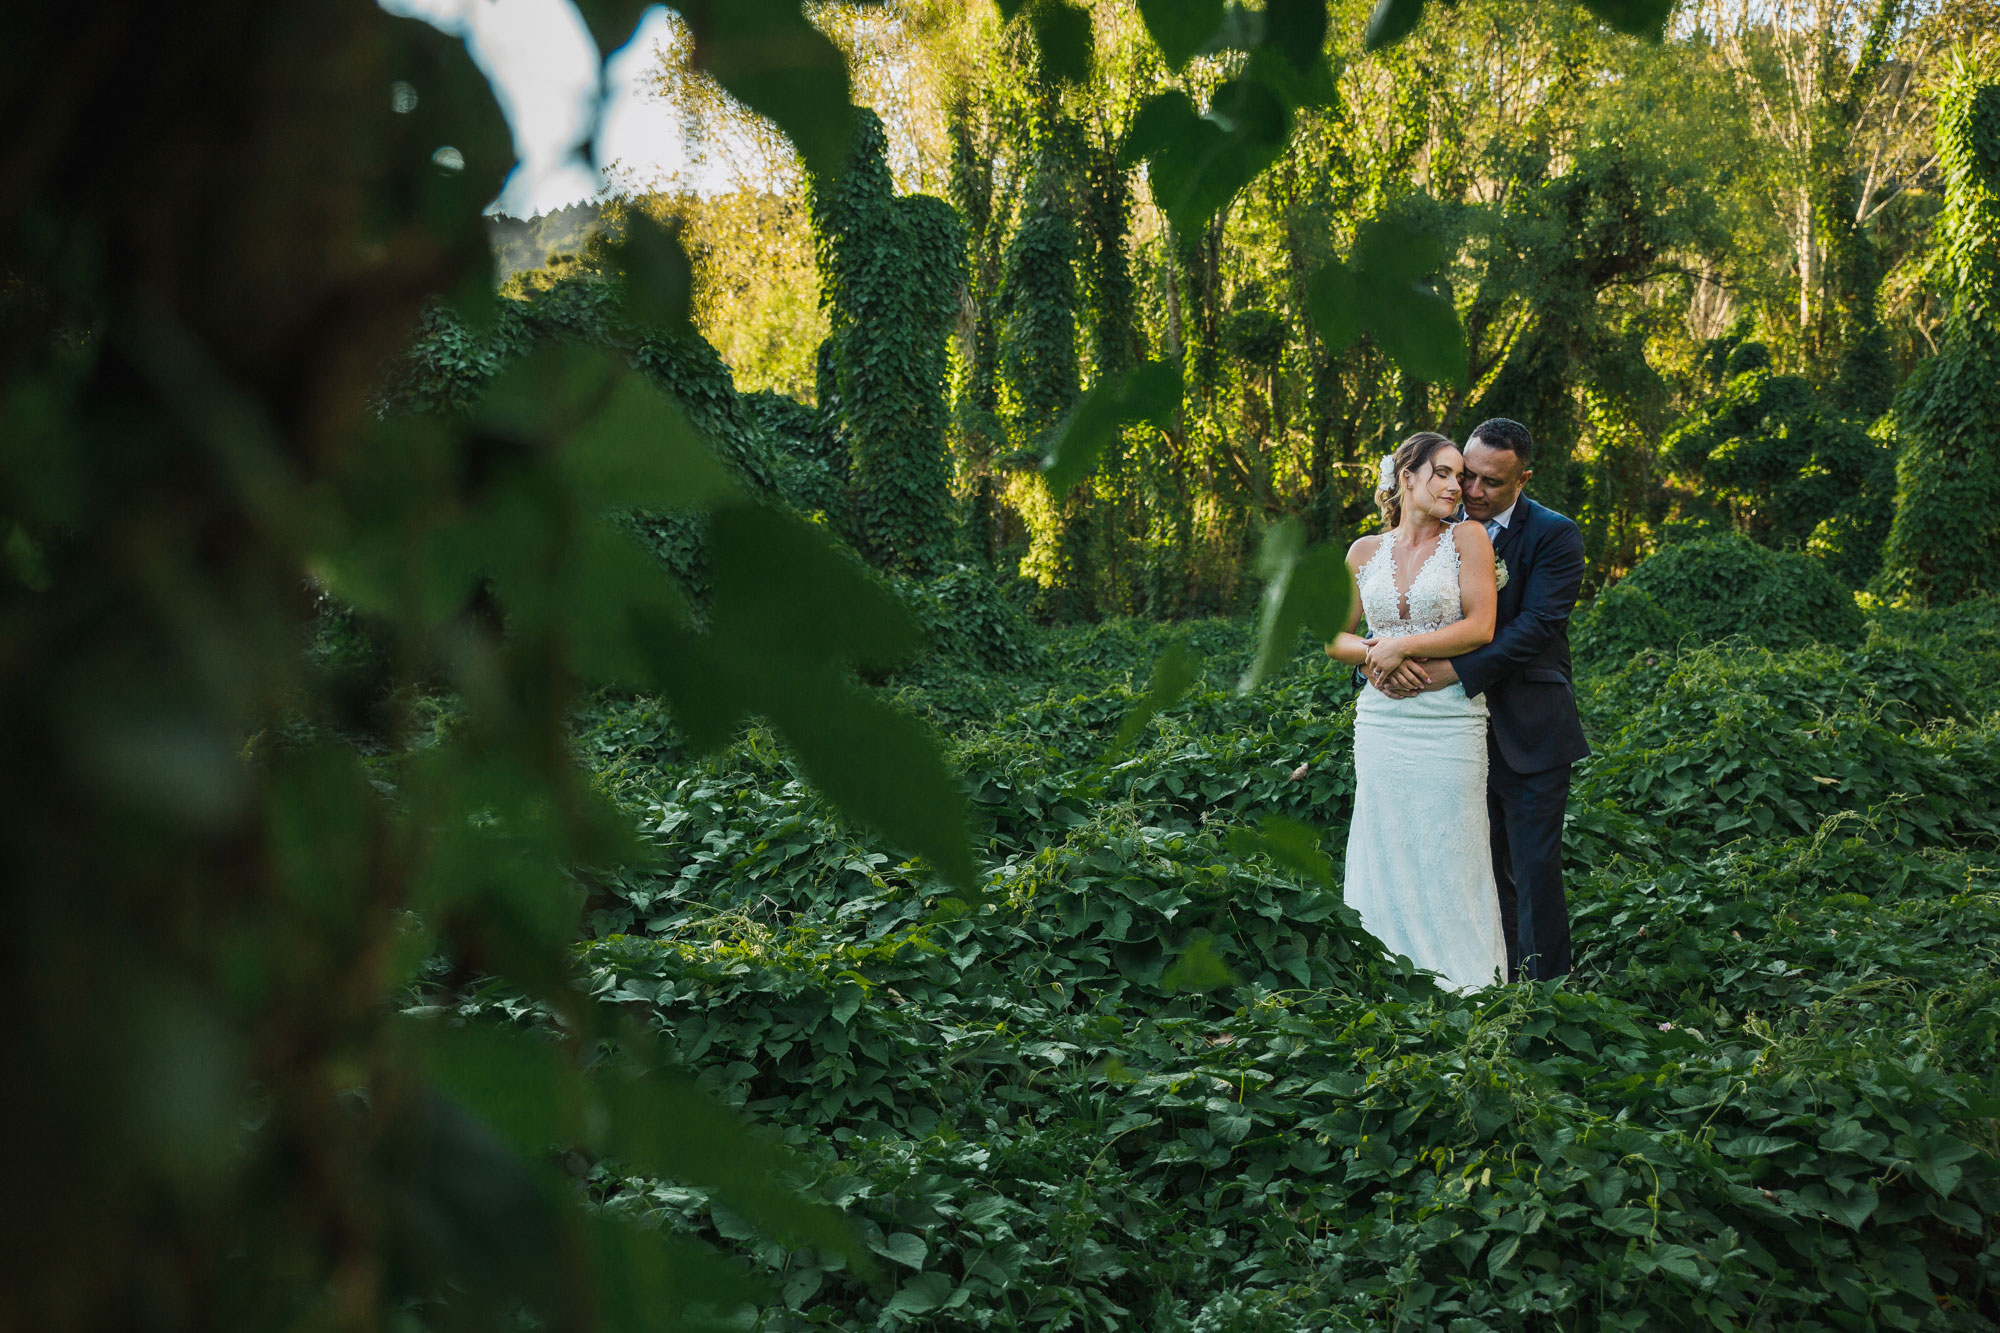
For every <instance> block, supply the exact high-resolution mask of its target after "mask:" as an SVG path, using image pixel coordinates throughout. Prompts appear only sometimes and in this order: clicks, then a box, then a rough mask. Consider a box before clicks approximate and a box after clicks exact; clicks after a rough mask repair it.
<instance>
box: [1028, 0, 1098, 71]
mask: <svg viewBox="0 0 2000 1333" xmlns="http://www.w3.org/2000/svg"><path fill="white" fill-rule="evenodd" d="M1028 21H1029V22H1030V23H1031V24H1032V25H1033V26H1034V29H1035V45H1036V46H1038V47H1039V48H1040V49H1041V52H1042V73H1043V74H1044V75H1046V76H1047V77H1048V78H1051V79H1054V80H1055V81H1056V82H1057V83H1068V84H1078V83H1083V82H1085V81H1086V80H1088V79H1089V78H1090V70H1091V66H1092V65H1093V63H1095V57H1096V49H1095V42H1094V40H1093V38H1092V35H1091V24H1090V11H1089V10H1087V9H1083V8H1081V7H1079V6H1077V5H1073V4H1069V3H1067V0H1044V3H1041V4H1038V5H1036V6H1035V7H1034V9H1033V10H1032V11H1030V13H1029V19H1028Z"/></svg>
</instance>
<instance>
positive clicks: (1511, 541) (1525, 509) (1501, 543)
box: [1493, 495, 1535, 560]
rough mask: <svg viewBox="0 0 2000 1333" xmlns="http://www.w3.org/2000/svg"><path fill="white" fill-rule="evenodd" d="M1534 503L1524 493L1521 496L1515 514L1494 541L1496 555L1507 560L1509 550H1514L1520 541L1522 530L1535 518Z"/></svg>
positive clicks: (1515, 507)
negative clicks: (1498, 537)
mask: <svg viewBox="0 0 2000 1333" xmlns="http://www.w3.org/2000/svg"><path fill="white" fill-rule="evenodd" d="M1534 503H1535V502H1534V501H1533V500H1530V499H1529V498H1528V497H1527V496H1525V495H1524V496H1522V497H1521V499H1520V502H1519V503H1518V504H1516V505H1515V506H1514V516H1513V517H1512V518H1511V519H1510V520H1509V521H1508V523H1507V526H1506V527H1504V528H1502V529H1500V539H1499V540H1498V541H1496V542H1494V543H1493V554H1494V555H1495V556H1497V557H1498V558H1500V559H1502V560H1505V559H1506V558H1507V552H1509V551H1511V550H1513V549H1514V547H1515V545H1516V544H1518V543H1519V542H1520V540H1521V533H1522V531H1523V530H1525V529H1526V528H1527V526H1528V524H1529V523H1530V522H1531V521H1532V519H1533V505H1534Z"/></svg>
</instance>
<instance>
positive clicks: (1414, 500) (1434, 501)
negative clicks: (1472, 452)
mask: <svg viewBox="0 0 2000 1333" xmlns="http://www.w3.org/2000/svg"><path fill="white" fill-rule="evenodd" d="M1464 470H1465V457H1464V455H1462V454H1460V453H1459V452H1458V450H1456V449H1453V448H1450V447H1448V446H1447V447H1446V448H1443V449H1440V450H1438V451H1437V452H1436V453H1434V454H1432V455H1431V458H1430V461H1429V462H1428V463H1425V464H1424V465H1423V466H1422V467H1420V468H1418V469H1416V471H1414V472H1412V473H1410V474H1408V480H1407V481H1406V482H1405V484H1404V486H1403V494H1404V496H1405V497H1406V502H1407V503H1408V504H1409V505H1410V506H1411V507H1412V508H1414V509H1417V510H1419V511H1421V512H1423V513H1425V514H1429V515H1430V516H1431V517H1432V518H1435V519H1448V518H1450V517H1451V516H1452V515H1453V514H1456V513H1457V512H1458V502H1459V499H1460V497H1461V494H1462V491H1461V488H1460V485H1459V474H1460V473H1462V472H1463V471H1464Z"/></svg>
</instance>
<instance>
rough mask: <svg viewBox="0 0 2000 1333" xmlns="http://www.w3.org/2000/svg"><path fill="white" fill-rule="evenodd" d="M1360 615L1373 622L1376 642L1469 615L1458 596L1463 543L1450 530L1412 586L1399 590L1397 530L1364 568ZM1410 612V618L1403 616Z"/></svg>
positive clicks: (1423, 631) (1427, 630) (1370, 630)
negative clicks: (1459, 550)
mask: <svg viewBox="0 0 2000 1333" xmlns="http://www.w3.org/2000/svg"><path fill="white" fill-rule="evenodd" d="M1358 582H1359V583H1360V586H1361V612H1362V614H1363V615H1365V616H1366V617H1367V618H1368V633H1369V636H1370V637H1371V638H1377V639H1390V638H1400V637H1401V636H1403V635H1405V634H1428V633H1430V632H1431V631H1432V630H1438V629H1443V628H1444V627H1445V626H1446V625H1449V624H1451V623H1452V622H1453V621H1456V620H1461V619H1463V618H1464V616H1465V605H1464V603H1463V602H1461V601H1460V600H1459V595H1458V543H1457V542H1456V541H1454V540H1453V539H1452V532H1451V529H1450V528H1446V529H1445V530H1444V531H1443V532H1442V533H1440V534H1439V536H1438V541H1437V549H1436V550H1434V551H1432V552H1431V555H1430V558H1429V559H1428V560H1426V561H1424V563H1423V567H1422V568H1420V569H1418V570H1417V576H1416V577H1415V578H1413V579H1411V580H1410V586H1409V587H1408V588H1407V589H1404V590H1402V592H1401V593H1400V595H1399V593H1398V590H1397V588H1396V532H1395V530H1394V529H1393V528H1392V529H1390V531H1389V533H1388V535H1386V536H1385V537H1383V538H1382V540H1381V542H1380V543H1379V544H1378V545H1377V546H1376V547H1375V554H1374V556H1373V557H1371V558H1370V559H1369V561H1368V563H1367V564H1365V565H1363V566H1362V567H1361V578H1360V579H1359V580H1358ZM1405 611H1407V612H1408V614H1407V615H1406V614H1404V613H1405Z"/></svg>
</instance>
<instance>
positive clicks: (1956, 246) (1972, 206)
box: [1882, 57, 2000, 602]
mask: <svg viewBox="0 0 2000 1333" xmlns="http://www.w3.org/2000/svg"><path fill="white" fill-rule="evenodd" d="M1937 149H1938V161H1939V164H1940V165H1941V166H1942V168H1943V171H1944V197H1945V206H1944V214H1943V216H1942V218H1941V219H1940V220H1939V225H1938V235H1937V245H1938V251H1939V256H1938V257H1939V260H1940V266H1941V268H1942V271H1943V275H1944V284H1945V287H1946V289H1947V290H1948V291H1949V293H1950V300H1951V309H1950V314H1949V316H1948V317H1947V319H1946V321H1945V330H1944V338H1943V343H1942V346H1940V347H1939V349H1938V354H1937V355H1936V356H1935V357H1932V358H1931V359H1930V360H1929V361H1926V362H1925V363H1924V364H1923V365H1922V366H1920V367H1919V368H1918V369H1917V372H1916V374H1914V375H1912V376H1911V377H1910V380H1909V382H1908V383H1907V384H1905V385H1904V386H1903V390H1902V392H1901V394H1900V395H1899V397H1898V399H1897V403H1896V425H1897V435H1898V438H1899V440H1900V441H1901V448H1902V452H1901V456H1900V457H1899V458H1898V460H1897V463H1896V518H1895V522H1894V524H1893V526H1892V527H1891V528H1890V530H1889V540H1888V545H1887V548H1886V550H1885V551H1884V553H1883V570H1882V586H1883V587H1884V589H1885V590H1886V591H1888V592H1889V593H1891V594H1893V595H1896V596H1901V597H1907V598H1910V599H1911V600H1914V601H1919V602H1956V601H1959V600H1961V599H1963V598H1966V597H1970V596H1973V595H1974V594H1976V593H1980V592H1990V591H1994V590H1996V589H2000V576H1996V574H1995V570H1996V569H2000V515H1996V513H1995V511H1994V508H1993V506H1992V505H1991V504H1990V503H1989V502H1988V499H1987V496H1986V495H1985V482H1986V479H1987V478H1989V477H1992V476H1993V475H1994V474H1995V471H1996V469H2000V82H1992V81H1989V80H1987V79H1986V78H1985V77H1983V76H1982V74H1981V72H1980V71H1979V70H1978V69H1976V68H1975V67H1974V66H1973V64H1972V63H1971V62H1970V61H1968V60H1965V59H1964V58H1963V57H1955V58H1954V59H1953V61H1952V64H1951V67H1950V70H1949V76H1948V79H1947V81H1946V84H1945V87H1944V91H1943V93H1942V95H1941V96H1940V97H1939V99H1938V128H1937Z"/></svg>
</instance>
